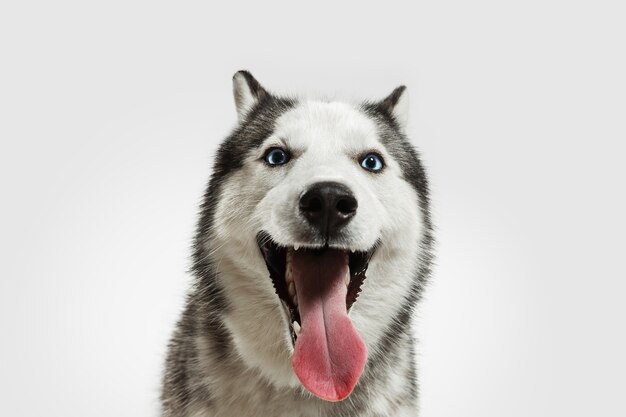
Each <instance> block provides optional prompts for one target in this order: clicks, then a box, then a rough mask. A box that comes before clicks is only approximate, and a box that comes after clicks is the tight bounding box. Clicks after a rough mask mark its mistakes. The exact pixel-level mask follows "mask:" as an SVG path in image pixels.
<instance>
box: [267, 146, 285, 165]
mask: <svg viewBox="0 0 626 417" xmlns="http://www.w3.org/2000/svg"><path fill="white" fill-rule="evenodd" d="M265 162H266V163H267V164H268V165H270V166H277V165H284V164H286V163H287V162H289V154H288V153H287V151H285V150H284V149H281V148H270V149H268V150H267V152H266V153H265Z"/></svg>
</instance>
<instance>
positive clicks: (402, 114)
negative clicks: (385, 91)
mask: <svg viewBox="0 0 626 417" xmlns="http://www.w3.org/2000/svg"><path fill="white" fill-rule="evenodd" d="M380 107H381V108H382V110H383V111H385V112H387V113H388V114H389V115H390V116H391V117H393V119H394V120H395V121H396V123H398V126H400V129H401V130H402V131H404V130H406V125H407V123H408V121H409V93H408V92H407V89H406V87H405V86H403V85H401V86H400V87H398V88H396V89H395V90H393V92H392V93H391V94H389V95H388V96H387V97H386V98H385V99H384V100H383V101H381V102H380Z"/></svg>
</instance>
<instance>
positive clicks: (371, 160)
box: [361, 153, 385, 172]
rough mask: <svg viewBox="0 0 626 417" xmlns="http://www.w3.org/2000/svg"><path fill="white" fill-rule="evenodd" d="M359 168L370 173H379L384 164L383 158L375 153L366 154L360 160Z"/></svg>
mask: <svg viewBox="0 0 626 417" xmlns="http://www.w3.org/2000/svg"><path fill="white" fill-rule="evenodd" d="M361 166H362V167H363V168H364V169H366V170H368V171H371V172H379V171H380V170H382V169H383V167H384V166H385V164H384V163H383V158H382V157H381V156H380V155H378V154H375V153H368V154H367V155H365V156H364V157H363V159H361Z"/></svg>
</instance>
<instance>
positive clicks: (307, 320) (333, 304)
mask: <svg viewBox="0 0 626 417" xmlns="http://www.w3.org/2000/svg"><path fill="white" fill-rule="evenodd" d="M291 269H292V276H293V278H294V281H295V285H296V293H297V297H298V309H299V310H300V321H301V326H302V330H301V332H300V335H299V336H298V338H297V340H296V346H295V351H294V354H293V369H294V370H295V372H296V375H297V376H298V379H300V382H301V383H302V385H304V387H305V388H306V389H308V390H309V391H310V392H311V393H313V394H314V395H316V396H318V397H320V398H322V399H324V400H327V401H340V400H343V399H344V398H346V397H347V396H348V395H350V393H351V392H352V389H353V388H354V386H355V385H356V383H357V381H358V380H359V377H360V376H361V373H362V372H363V367H364V366H365V361H366V359H367V349H366V347H365V344H364V343H363V340H361V337H360V336H359V334H358V333H357V332H356V330H355V329H354V327H353V326H352V322H351V321H350V318H349V317H348V313H347V311H346V293H347V288H346V284H345V278H346V274H349V267H348V254H347V253H345V252H341V251H336V250H325V251H324V252H323V253H321V254H319V253H317V254H316V253H313V252H310V251H306V250H300V251H293V252H292V257H291Z"/></svg>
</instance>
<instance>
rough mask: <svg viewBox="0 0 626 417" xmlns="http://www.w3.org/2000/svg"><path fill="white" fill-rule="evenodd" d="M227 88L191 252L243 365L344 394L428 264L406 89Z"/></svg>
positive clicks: (245, 76)
mask: <svg viewBox="0 0 626 417" xmlns="http://www.w3.org/2000/svg"><path fill="white" fill-rule="evenodd" d="M233 84H234V96H235V103H236V107H237V113H238V118H239V123H238V126H237V127H236V129H235V130H234V132H233V133H232V134H231V136H230V137H228V138H227V139H226V141H225V142H224V143H223V144H222V146H221V147H220V149H219V151H218V153H217V160H216V163H215V167H214V173H213V177H212V180H211V184H210V186H209V192H208V193H207V201H205V215H204V218H203V221H202V223H201V227H200V232H199V242H200V244H199V247H200V250H199V251H198V253H197V256H198V257H202V258H203V259H204V258H209V259H210V260H211V264H212V265H213V266H214V268H215V272H216V274H215V276H216V282H217V284H216V285H218V286H219V287H220V289H221V291H222V292H223V293H224V298H225V299H226V300H227V303H228V309H227V311H225V312H224V317H225V318H224V323H225V325H226V326H227V327H228V329H229V331H230V333H231V335H232V339H233V341H234V343H235V345H236V347H237V349H238V351H239V353H240V355H241V357H242V358H243V359H244V360H245V361H246V363H247V364H248V365H250V366H252V367H254V368H256V369H258V370H259V371H260V372H261V373H262V374H263V375H264V376H266V377H267V378H268V379H269V380H271V381H272V382H274V383H276V384H278V385H281V384H286V385H295V384H298V383H300V384H302V386H304V387H305V388H306V389H307V390H308V391H310V392H311V393H313V394H315V395H316V396H318V397H320V398H323V399H326V400H329V401H338V400H342V399H344V398H346V397H347V396H348V395H349V394H350V392H351V391H352V389H353V388H354V386H355V384H356V383H357V381H358V379H359V376H360V375H361V373H362V372H363V369H364V367H365V366H366V363H367V358H368V354H369V355H370V356H371V355H372V354H375V353H376V352H377V351H379V350H380V345H381V343H382V340H383V339H384V338H385V337H387V338H388V337H393V335H391V336H389V329H390V326H392V325H394V320H396V318H397V316H398V314H399V312H402V311H407V310H410V309H412V307H413V305H414V303H415V301H416V298H417V296H418V292H419V287H420V285H421V282H420V271H422V270H423V268H424V263H425V261H426V251H425V247H424V245H425V244H426V243H427V240H428V239H429V230H430V224H429V220H428V214H427V207H428V200H427V185H426V179H425V175H424V172H423V169H422V166H421V164H420V162H419V159H418V157H417V154H416V152H415V150H414V149H413V147H412V146H411V145H410V144H409V142H408V141H407V139H406V137H405V127H406V122H407V112H408V97H407V93H406V89H405V87H398V88H396V89H395V90H394V91H393V92H392V93H391V94H390V95H389V96H388V97H386V98H385V99H383V100H382V101H378V102H366V103H361V104H358V105H353V104H347V103H342V102H326V101H314V100H297V99H293V98H285V97H278V96H276V95H273V94H270V93H269V92H268V91H267V90H266V89H265V88H263V87H262V86H261V85H260V84H259V83H258V81H256V80H255V79H254V78H253V77H252V75H251V74H249V73H248V72H245V71H240V72H238V73H237V74H235V76H234V78H233ZM366 277H367V278H366ZM357 298H358V300H357ZM406 325H407V326H408V325H409V324H408V323H406ZM368 352H369V353H368ZM294 375H295V376H296V377H297V379H296V378H294ZM298 381H299V382H298Z"/></svg>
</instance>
